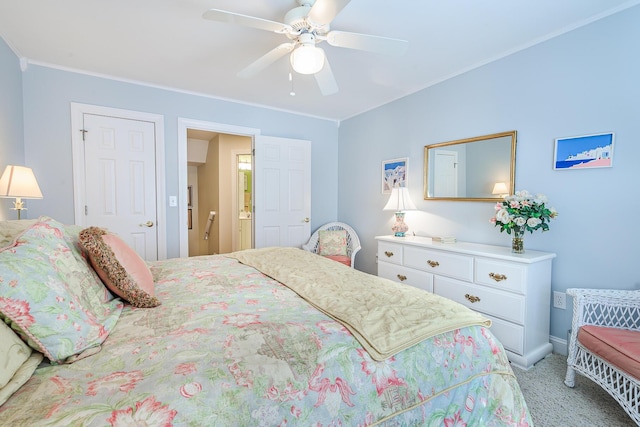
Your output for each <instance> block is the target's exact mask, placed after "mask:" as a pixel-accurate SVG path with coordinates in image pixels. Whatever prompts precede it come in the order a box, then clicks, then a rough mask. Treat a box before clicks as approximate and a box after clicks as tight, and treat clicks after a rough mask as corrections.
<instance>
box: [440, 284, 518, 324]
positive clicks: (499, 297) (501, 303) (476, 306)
mask: <svg viewBox="0 0 640 427" xmlns="http://www.w3.org/2000/svg"><path fill="white" fill-rule="evenodd" d="M433 291H434V293H436V294H438V295H442V296H444V297H447V298H449V299H452V300H454V301H456V302H459V303H460V304H462V305H465V306H467V307H469V308H470V309H472V310H476V311H480V312H482V313H486V314H489V315H491V316H496V317H499V318H501V319H504V320H507V321H510V322H516V323H518V324H520V325H524V315H525V308H524V307H525V299H524V296H523V295H517V294H513V293H508V292H503V291H500V290H497V289H492V288H488V287H485V286H478V285H473V284H471V283H465V282H461V281H459V280H454V279H450V278H448V277H440V276H436V277H434V281H433Z"/></svg>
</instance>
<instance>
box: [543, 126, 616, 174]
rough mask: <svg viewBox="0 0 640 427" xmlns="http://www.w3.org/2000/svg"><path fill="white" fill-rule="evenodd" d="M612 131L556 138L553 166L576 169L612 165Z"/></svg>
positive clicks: (557, 168)
mask: <svg viewBox="0 0 640 427" xmlns="http://www.w3.org/2000/svg"><path fill="white" fill-rule="evenodd" d="M613 137H614V134H613V132H608V133H598V134H594V135H584V136H572V137H568V138H557V139H556V147H555V155H554V159H553V168H554V169H556V170H576V169H592V168H610V167H611V166H612V165H613V139H614V138H613Z"/></svg>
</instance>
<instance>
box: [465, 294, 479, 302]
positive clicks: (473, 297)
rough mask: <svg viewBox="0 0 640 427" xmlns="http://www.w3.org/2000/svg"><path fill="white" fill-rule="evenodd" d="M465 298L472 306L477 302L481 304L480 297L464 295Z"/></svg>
mask: <svg viewBox="0 0 640 427" xmlns="http://www.w3.org/2000/svg"><path fill="white" fill-rule="evenodd" d="M464 297H465V298H466V299H467V300H468V301H469V302H470V303H472V304H473V303H475V302H480V297H477V296H475V295H469V294H464Z"/></svg>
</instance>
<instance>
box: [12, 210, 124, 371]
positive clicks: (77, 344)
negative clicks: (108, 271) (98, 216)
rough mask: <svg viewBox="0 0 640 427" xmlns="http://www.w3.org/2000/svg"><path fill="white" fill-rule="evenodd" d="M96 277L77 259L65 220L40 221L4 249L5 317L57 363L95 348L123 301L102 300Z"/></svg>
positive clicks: (88, 267)
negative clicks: (67, 234)
mask: <svg viewBox="0 0 640 427" xmlns="http://www.w3.org/2000/svg"><path fill="white" fill-rule="evenodd" d="M95 286H96V284H95V278H94V276H93V274H92V272H91V267H90V266H89V265H88V264H87V263H86V262H78V260H77V259H76V257H75V256H74V254H73V251H72V249H71V247H70V246H69V244H68V243H67V241H66V240H65V238H64V226H63V225H62V224H60V223H58V222H57V221H54V220H52V219H50V218H47V219H44V220H42V221H39V222H36V223H35V224H34V225H33V226H31V227H30V228H28V229H27V230H26V231H24V233H22V234H21V235H20V236H18V237H17V238H16V239H15V241H14V242H13V244H12V245H11V246H8V247H6V248H4V249H1V250H0V320H3V321H4V322H5V323H7V324H8V325H9V326H11V328H12V329H13V330H14V331H16V332H17V333H18V334H20V335H21V336H22V338H23V339H24V340H25V341H26V342H27V344H28V345H29V346H30V347H31V348H33V349H34V350H37V351H39V352H41V353H43V354H44V355H45V356H46V357H47V358H48V359H49V360H51V362H52V363H62V362H65V360H66V359H67V358H70V357H71V356H74V355H79V354H81V353H83V352H84V351H85V350H88V349H93V351H94V352H95V347H98V346H100V344H101V343H102V342H103V341H104V340H105V339H106V338H107V336H108V335H109V332H110V331H111V330H112V329H113V328H114V326H115V324H116V322H117V321H118V318H119V316H120V312H121V311H122V302H121V301H120V300H117V299H113V300H111V301H109V302H103V301H102V300H101V299H100V298H99V295H98V294H97V293H96V292H94V290H95Z"/></svg>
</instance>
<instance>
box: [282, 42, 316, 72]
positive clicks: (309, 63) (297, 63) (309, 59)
mask: <svg viewBox="0 0 640 427" xmlns="http://www.w3.org/2000/svg"><path fill="white" fill-rule="evenodd" d="M289 58H290V60H291V66H292V67H293V69H294V70H295V71H296V72H297V73H300V74H315V73H317V72H318V71H320V70H322V67H323V66H324V50H322V49H321V48H319V47H316V46H315V45H314V44H302V45H300V46H298V47H297V48H296V49H295V50H294V51H293V52H291V56H290V57H289Z"/></svg>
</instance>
